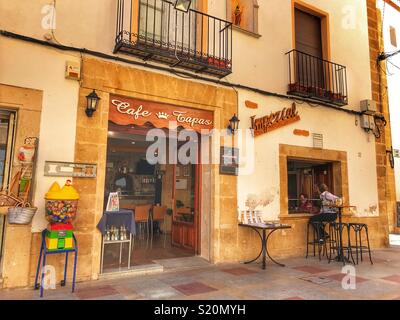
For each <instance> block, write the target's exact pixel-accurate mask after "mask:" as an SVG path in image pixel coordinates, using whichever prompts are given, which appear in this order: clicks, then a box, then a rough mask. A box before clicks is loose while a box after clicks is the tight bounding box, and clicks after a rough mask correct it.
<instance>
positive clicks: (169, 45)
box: [114, 0, 232, 78]
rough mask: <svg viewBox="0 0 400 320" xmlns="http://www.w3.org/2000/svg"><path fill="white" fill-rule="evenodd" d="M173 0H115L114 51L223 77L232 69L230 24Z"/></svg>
mask: <svg viewBox="0 0 400 320" xmlns="http://www.w3.org/2000/svg"><path fill="white" fill-rule="evenodd" d="M201 4H202V1H201V0H193V1H192V4H191V9H190V10H189V11H188V12H183V11H179V10H176V9H175V7H174V5H175V3H174V1H171V2H170V1H167V0H132V1H129V0H126V1H124V0H118V11H117V13H118V16H117V30H116V32H117V34H116V45H115V49H114V52H115V53H117V52H122V53H127V54H131V55H135V56H138V57H141V58H143V59H144V60H154V61H157V62H160V63H165V64H169V65H170V66H171V67H180V68H185V69H188V70H191V71H194V72H202V73H206V74H208V75H211V76H215V77H218V78H222V77H225V76H227V75H228V74H230V73H231V72H232V24H231V23H230V22H228V21H225V20H222V19H219V18H216V17H212V16H210V15H208V14H206V13H203V12H201V11H198V10H197V9H198V8H199V9H200V8H201Z"/></svg>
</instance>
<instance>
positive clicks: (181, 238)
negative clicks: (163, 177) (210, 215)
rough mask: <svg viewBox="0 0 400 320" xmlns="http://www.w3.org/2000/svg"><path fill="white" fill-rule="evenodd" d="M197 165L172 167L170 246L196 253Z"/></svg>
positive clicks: (197, 220) (198, 170)
mask: <svg viewBox="0 0 400 320" xmlns="http://www.w3.org/2000/svg"><path fill="white" fill-rule="evenodd" d="M200 168H201V166H200V165H199V164H180V163H178V164H176V165H174V177H175V178H174V187H173V193H172V194H173V196H172V198H173V199H172V200H173V203H174V204H175V205H174V213H173V219H172V245H173V246H176V247H183V248H186V249H190V250H193V252H194V253H198V235H199V191H200V188H199V177H200Z"/></svg>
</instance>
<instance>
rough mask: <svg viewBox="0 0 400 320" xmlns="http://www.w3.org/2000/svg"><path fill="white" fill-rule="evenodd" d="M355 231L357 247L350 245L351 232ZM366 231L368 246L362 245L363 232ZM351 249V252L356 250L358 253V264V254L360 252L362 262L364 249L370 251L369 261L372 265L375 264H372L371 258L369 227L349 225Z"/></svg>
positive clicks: (365, 225) (360, 224)
mask: <svg viewBox="0 0 400 320" xmlns="http://www.w3.org/2000/svg"><path fill="white" fill-rule="evenodd" d="M351 230H352V231H354V238H355V241H356V243H355V245H353V244H351V243H350V231H351ZM363 230H364V231H365V237H366V240H367V245H366V246H365V245H363V243H362V237H361V235H362V231H363ZM349 247H350V252H353V250H354V249H355V251H356V261H357V264H358V253H359V252H360V257H361V262H362V261H363V249H364V250H368V255H369V261H370V262H371V264H374V263H373V262H372V256H371V248H370V245H369V235H368V225H367V224H365V223H349Z"/></svg>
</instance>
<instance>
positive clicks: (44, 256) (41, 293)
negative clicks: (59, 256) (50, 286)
mask: <svg viewBox="0 0 400 320" xmlns="http://www.w3.org/2000/svg"><path fill="white" fill-rule="evenodd" d="M45 266H46V250H43V265H42V278H41V279H40V297H41V298H42V297H43V282H44V267H45Z"/></svg>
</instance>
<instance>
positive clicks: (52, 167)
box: [44, 161, 97, 178]
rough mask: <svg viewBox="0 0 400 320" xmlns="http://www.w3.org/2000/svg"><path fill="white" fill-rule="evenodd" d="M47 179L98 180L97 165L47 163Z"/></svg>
mask: <svg viewBox="0 0 400 320" xmlns="http://www.w3.org/2000/svg"><path fill="white" fill-rule="evenodd" d="M44 175H45V176H46V177H74V178H96V176H97V165H96V164H91V163H75V162H59V161H46V162H45V164H44Z"/></svg>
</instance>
